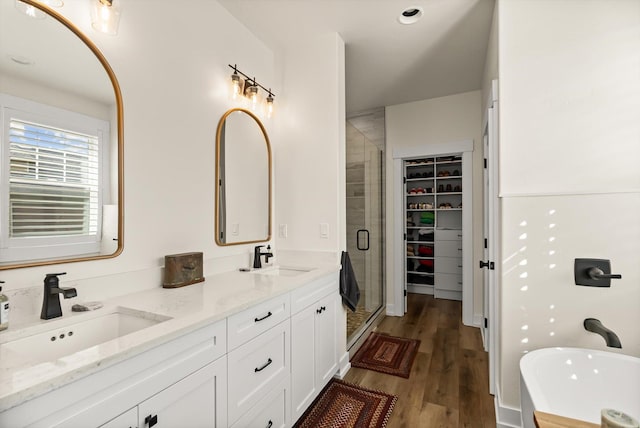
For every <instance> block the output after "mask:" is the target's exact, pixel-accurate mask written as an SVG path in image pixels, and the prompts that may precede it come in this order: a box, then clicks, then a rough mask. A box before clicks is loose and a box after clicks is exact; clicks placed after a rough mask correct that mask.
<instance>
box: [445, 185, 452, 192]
mask: <svg viewBox="0 0 640 428" xmlns="http://www.w3.org/2000/svg"><path fill="white" fill-rule="evenodd" d="M446 191H447V192H451V191H453V188H452V187H451V184H447V188H446Z"/></svg>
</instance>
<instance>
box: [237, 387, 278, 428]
mask: <svg viewBox="0 0 640 428" xmlns="http://www.w3.org/2000/svg"><path fill="white" fill-rule="evenodd" d="M288 385H289V378H288V377H287V379H286V380H285V381H284V382H282V383H281V384H280V385H278V386H277V387H276V388H274V389H273V391H270V392H269V393H268V395H267V396H266V397H264V398H263V399H262V400H260V402H259V403H258V404H256V405H255V406H253V408H252V409H251V410H249V411H248V412H247V413H245V414H244V415H242V417H241V418H240V419H238V422H236V423H235V424H233V426H232V428H247V427H256V428H284V427H286V426H288V425H289V424H288V423H287V422H288V420H289V416H288V413H289V409H288V403H287V399H288Z"/></svg>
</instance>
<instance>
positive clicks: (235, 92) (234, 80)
mask: <svg viewBox="0 0 640 428" xmlns="http://www.w3.org/2000/svg"><path fill="white" fill-rule="evenodd" d="M241 93H242V82H241V81H240V76H238V74H237V73H233V74H232V75H231V99H232V100H233V101H236V100H237V99H238V97H239V96H240V94H241Z"/></svg>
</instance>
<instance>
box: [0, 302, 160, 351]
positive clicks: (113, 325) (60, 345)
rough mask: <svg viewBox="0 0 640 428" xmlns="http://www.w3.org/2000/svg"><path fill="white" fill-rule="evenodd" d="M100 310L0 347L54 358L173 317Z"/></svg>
mask: <svg viewBox="0 0 640 428" xmlns="http://www.w3.org/2000/svg"><path fill="white" fill-rule="evenodd" d="M99 311H100V312H102V313H101V314H99V315H98V314H91V313H87V314H86V315H85V314H82V315H77V316H78V317H79V318H82V320H81V321H78V322H71V323H70V322H69V321H70V320H69V319H68V318H60V320H56V321H51V328H50V329H48V330H46V331H40V332H37V333H35V334H32V335H30V336H27V337H24V338H20V339H15V340H12V341H9V342H6V343H3V344H1V345H0V347H2V348H3V353H6V352H10V353H12V354H14V353H15V354H16V355H24V357H25V359H28V360H29V361H30V362H34V363H35V362H43V361H51V360H56V359H59V358H62V357H65V356H68V355H71V354H74V353H76V352H79V351H82V350H84V349H88V348H91V347H93V346H96V345H100V344H102V343H105V342H108V341H110V340H113V339H118V338H120V337H123V336H126V335H128V334H131V333H134V332H136V331H139V330H142V329H144V328H147V327H150V326H153V325H156V324H158V323H160V322H163V321H166V320H169V319H171V318H170V317H167V316H164V315H159V314H155V313H152V312H145V311H139V310H135V309H130V308H125V307H121V306H118V307H114V308H110V309H106V310H105V309H100V310H99ZM96 312H97V311H96ZM93 315H97V316H93Z"/></svg>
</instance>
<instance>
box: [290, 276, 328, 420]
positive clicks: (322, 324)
mask: <svg viewBox="0 0 640 428" xmlns="http://www.w3.org/2000/svg"><path fill="white" fill-rule="evenodd" d="M338 287H339V285H338V276H337V275H331V276H328V277H325V278H322V279H319V280H317V281H315V282H312V283H311V284H309V285H307V286H305V287H302V288H300V289H298V290H295V291H293V292H292V293H291V312H292V315H291V401H292V405H291V409H292V421H293V422H295V421H296V420H297V419H298V418H299V417H300V416H302V414H303V413H304V411H305V410H306V409H307V407H308V406H309V405H310V404H311V403H312V402H313V400H314V399H315V398H316V397H317V395H318V393H319V392H320V391H321V390H322V388H324V386H325V385H326V384H327V382H329V380H330V379H331V377H333V375H334V374H335V373H336V371H337V370H338V348H337V343H338V337H337V330H336V327H337V319H338V318H337V316H338V313H337V311H338V301H339V295H338Z"/></svg>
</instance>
